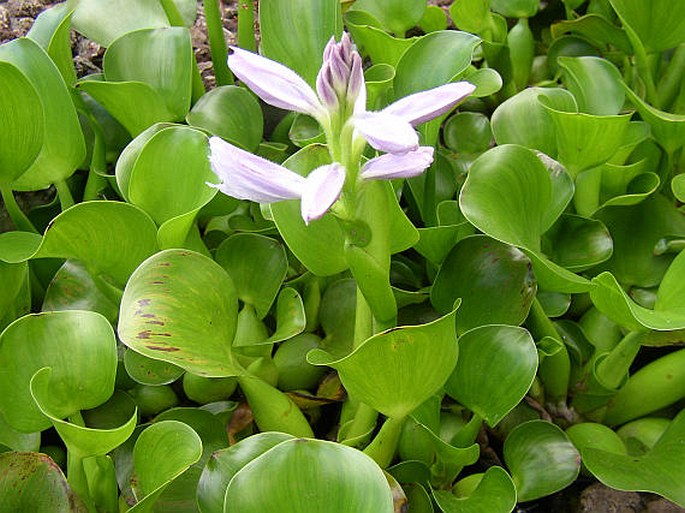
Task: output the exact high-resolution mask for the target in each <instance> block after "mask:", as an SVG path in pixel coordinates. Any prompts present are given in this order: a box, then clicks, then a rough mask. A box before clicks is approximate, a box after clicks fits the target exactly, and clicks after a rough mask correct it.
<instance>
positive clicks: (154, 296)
mask: <svg viewBox="0 0 685 513" xmlns="http://www.w3.org/2000/svg"><path fill="white" fill-rule="evenodd" d="M191 306H192V308H191ZM237 315H238V298H237V295H236V292H235V287H234V285H233V282H232V281H231V278H230V277H229V276H228V275H227V274H226V271H224V270H223V268H222V267H221V266H219V265H218V264H216V263H215V262H214V261H213V260H211V259H209V258H207V257H205V256H202V255H200V254H198V253H194V252H192V251H184V250H173V249H170V250H166V251H162V252H160V253H157V254H155V255H153V256H152V257H150V258H149V259H147V260H146V261H145V262H143V263H142V264H141V265H140V267H138V269H136V271H135V272H134V273H133V275H132V276H131V279H130V280H129V282H128V284H127V285H126V289H125V290H124V296H123V298H122V300H121V310H120V314H119V326H118V333H119V338H120V339H121V340H122V342H123V343H124V344H126V345H127V346H128V347H130V348H131V349H133V350H134V351H138V352H139V353H142V354H144V355H145V356H148V357H150V358H155V359H158V360H164V361H166V362H169V363H173V364H175V365H178V366H179V367H182V368H184V369H186V370H188V371H190V372H192V373H194V374H198V375H201V376H208V377H226V376H234V375H236V373H237V371H238V369H237V367H236V365H235V364H234V362H233V358H232V355H231V342H232V340H233V335H234V334H235V328H236V319H237Z"/></svg>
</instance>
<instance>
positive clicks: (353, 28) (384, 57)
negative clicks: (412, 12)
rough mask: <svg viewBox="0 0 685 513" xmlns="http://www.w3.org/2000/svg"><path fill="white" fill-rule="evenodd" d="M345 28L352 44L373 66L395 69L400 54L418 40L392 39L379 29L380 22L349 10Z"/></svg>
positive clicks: (369, 15) (359, 12) (367, 14)
mask: <svg viewBox="0 0 685 513" xmlns="http://www.w3.org/2000/svg"><path fill="white" fill-rule="evenodd" d="M345 26H346V27H347V30H349V31H350V34H352V39H354V42H355V43H356V44H357V45H358V46H359V48H361V49H362V51H363V52H364V53H365V54H367V55H369V57H370V58H371V61H372V62H373V63H374V64H387V65H390V66H393V68H394V67H396V66H397V63H398V62H399V60H400V58H401V57H402V54H403V53H404V52H405V50H406V49H407V48H409V47H410V46H411V45H413V44H414V43H415V42H416V41H417V40H418V38H416V37H413V38H407V39H405V38H401V37H393V36H391V35H390V34H388V33H387V32H385V31H384V30H383V29H381V28H380V22H379V21H378V20H377V19H376V18H374V17H373V16H372V15H371V14H370V13H368V12H366V11H359V10H349V11H347V12H346V13H345Z"/></svg>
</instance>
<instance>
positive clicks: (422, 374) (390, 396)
mask: <svg viewBox="0 0 685 513" xmlns="http://www.w3.org/2000/svg"><path fill="white" fill-rule="evenodd" d="M455 314H456V310H453V311H452V312H451V313H449V314H447V315H445V316H444V317H441V318H440V319H438V320H436V321H434V322H431V323H428V324H423V325H419V326H404V327H400V328H395V329H392V330H388V331H385V332H383V333H380V334H378V335H375V336H373V337H371V338H369V339H367V340H366V341H365V342H364V343H363V344H362V345H361V346H359V347H358V348H357V349H356V350H355V351H354V352H353V353H352V354H350V355H348V356H346V357H345V358H342V359H340V360H335V359H334V358H331V355H330V354H328V353H326V352H324V351H322V350H314V351H311V352H310V353H309V355H308V360H309V361H310V362H311V363H314V364H317V365H328V366H330V367H333V368H334V369H336V370H337V371H338V373H339V375H340V379H341V381H342V383H343V385H345V388H346V389H347V390H348V391H349V393H350V395H352V396H353V397H355V398H357V399H358V400H360V401H363V402H364V403H366V404H368V405H370V406H371V407H373V408H374V409H376V410H378V411H380V412H381V413H383V414H384V415H387V416H388V417H395V418H402V417H404V416H406V415H408V414H409V413H411V412H412V411H413V410H414V409H416V408H417V407H418V406H419V405H420V404H421V403H423V402H424V401H426V400H427V399H428V398H429V397H431V396H432V395H433V394H435V393H436V392H437V391H438V390H439V389H440V388H441V387H442V386H443V385H444V384H445V381H446V380H447V378H448V377H449V375H450V374H451V372H452V370H453V369H454V365H455V363H456V361H457V354H458V346H457V335H456V332H455V326H454V316H455Z"/></svg>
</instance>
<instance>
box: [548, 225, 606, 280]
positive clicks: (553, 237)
mask: <svg viewBox="0 0 685 513" xmlns="http://www.w3.org/2000/svg"><path fill="white" fill-rule="evenodd" d="M544 237H545V242H546V244H547V245H548V247H549V249H548V251H547V254H548V255H549V257H550V258H551V259H552V260H554V261H555V262H557V263H558V264H559V265H562V266H564V267H565V268H566V269H570V270H572V271H583V270H585V269H589V268H591V267H594V266H595V265H597V264H600V263H602V262H605V261H607V260H608V259H609V258H610V257H611V253H612V252H613V249H614V245H613V242H612V240H611V235H609V231H608V230H607V228H606V226H604V224H602V222H601V221H598V220H596V219H589V218H586V217H581V216H577V215H574V214H562V216H561V217H560V218H559V220H558V221H557V222H556V223H555V224H554V226H552V228H550V229H549V230H548V231H547V232H546V233H545V236H544Z"/></svg>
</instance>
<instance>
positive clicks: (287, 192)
mask: <svg viewBox="0 0 685 513" xmlns="http://www.w3.org/2000/svg"><path fill="white" fill-rule="evenodd" d="M209 148H210V155H209V161H210V164H211V166H212V171H214V173H215V174H216V175H217V177H218V178H219V180H221V183H219V184H208V185H210V186H212V187H215V188H217V189H219V190H220V191H221V192H223V193H224V194H227V195H229V196H232V197H234V198H237V199H246V200H251V201H255V202H257V203H272V202H274V201H281V200H286V199H297V198H299V197H301V195H302V191H303V189H304V187H305V179H304V178H303V177H301V176H300V175H298V174H297V173H293V172H292V171H290V170H288V169H286V168H284V167H282V166H279V165H278V164H274V163H273V162H270V161H268V160H266V159H263V158H261V157H258V156H257V155H253V154H252V153H250V152H247V151H245V150H241V149H240V148H238V147H236V146H233V145H232V144H229V143H227V142H226V141H224V140H223V139H221V138H220V137H210V139H209Z"/></svg>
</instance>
